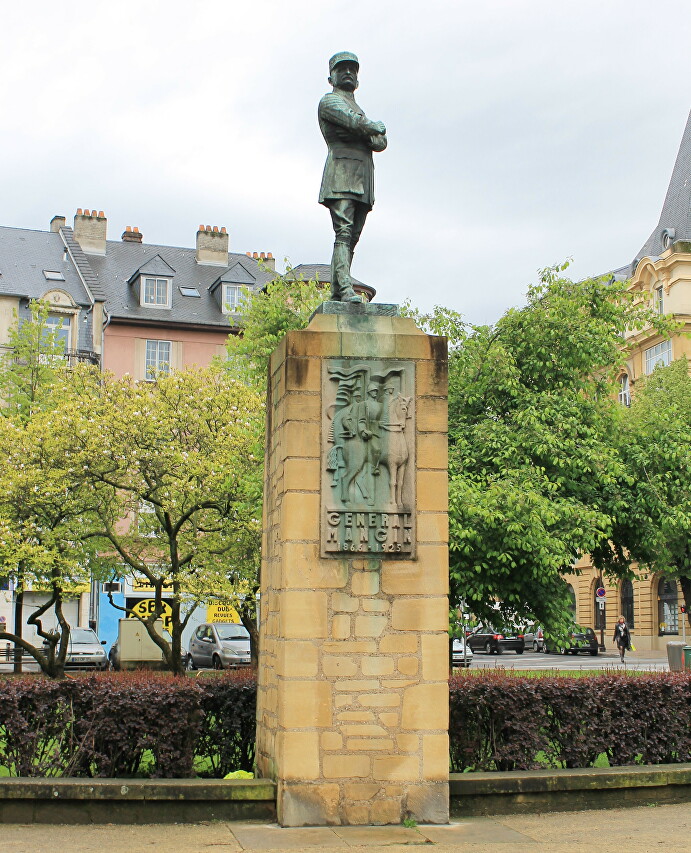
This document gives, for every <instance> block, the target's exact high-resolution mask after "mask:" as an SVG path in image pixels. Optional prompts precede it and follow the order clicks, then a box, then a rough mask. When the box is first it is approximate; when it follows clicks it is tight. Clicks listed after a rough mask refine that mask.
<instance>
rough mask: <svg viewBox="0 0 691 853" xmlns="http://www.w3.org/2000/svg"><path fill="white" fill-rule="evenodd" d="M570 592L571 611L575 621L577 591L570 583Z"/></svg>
mask: <svg viewBox="0 0 691 853" xmlns="http://www.w3.org/2000/svg"><path fill="white" fill-rule="evenodd" d="M568 586H569V589H568V593H569V612H570V613H571V616H572V617H573V621H574V622H575V621H576V592H575V590H574V588H573V586H572V585H571V584H569V585H568Z"/></svg>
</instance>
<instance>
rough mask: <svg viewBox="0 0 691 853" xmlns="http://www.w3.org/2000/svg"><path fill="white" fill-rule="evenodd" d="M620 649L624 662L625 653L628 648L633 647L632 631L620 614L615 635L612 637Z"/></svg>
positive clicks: (615, 627)
mask: <svg viewBox="0 0 691 853" xmlns="http://www.w3.org/2000/svg"><path fill="white" fill-rule="evenodd" d="M612 639H613V640H614V642H615V643H616V644H617V648H618V649H619V656H620V657H621V662H622V663H624V655H625V654H626V650H627V649H630V648H631V633H630V632H629V626H628V625H627V624H626V619H625V618H624V617H623V616H620V617H619V619H618V621H617V624H616V625H615V626H614V637H613V638H612Z"/></svg>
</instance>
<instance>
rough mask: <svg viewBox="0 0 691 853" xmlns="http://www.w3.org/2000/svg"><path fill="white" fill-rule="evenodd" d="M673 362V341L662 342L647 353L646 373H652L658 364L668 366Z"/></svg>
mask: <svg viewBox="0 0 691 853" xmlns="http://www.w3.org/2000/svg"><path fill="white" fill-rule="evenodd" d="M671 361H672V341H662V342H661V343H659V344H655V346H654V347H650V349H647V350H646V351H645V372H646V373H652V372H653V370H655V368H656V367H657V365H658V364H662V365H666V364H669V363H670V362H671Z"/></svg>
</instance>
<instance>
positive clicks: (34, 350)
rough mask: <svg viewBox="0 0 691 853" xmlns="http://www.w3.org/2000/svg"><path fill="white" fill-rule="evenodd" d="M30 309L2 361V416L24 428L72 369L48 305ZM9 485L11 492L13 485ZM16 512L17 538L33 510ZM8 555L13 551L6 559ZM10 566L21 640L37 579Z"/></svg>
mask: <svg viewBox="0 0 691 853" xmlns="http://www.w3.org/2000/svg"><path fill="white" fill-rule="evenodd" d="M29 309H30V316H29V317H28V318H26V319H24V320H22V321H20V320H19V318H17V317H16V315H15V322H14V324H13V325H12V326H11V327H10V329H9V333H8V349H7V350H6V351H5V352H4V353H3V355H2V357H1V358H0V400H2V406H1V407H0V412H1V413H2V415H3V416H4V417H5V418H8V419H10V420H12V421H13V422H16V423H18V424H23V425H26V424H27V423H28V422H29V421H30V419H31V416H32V415H33V414H34V413H36V412H38V411H40V410H41V409H42V408H44V407H49V406H50V405H51V394H50V392H51V388H52V386H53V382H54V380H55V378H56V376H58V375H59V374H60V372H61V371H63V370H64V369H65V368H66V366H67V365H66V362H65V358H64V355H65V350H64V346H63V344H62V342H61V341H60V340H59V338H58V336H57V333H56V331H55V330H54V329H53V328H52V327H51V326H49V324H48V315H49V312H50V305H49V303H48V302H45V301H41V300H35V301H33V302H31V303H30V305H29ZM22 438H25V437H22ZM8 446H9V445H8ZM7 486H8V488H10V490H11V488H12V486H11V485H10V484H9V483H8V484H7ZM20 496H21V495H20ZM15 509H16V511H15V512H10V514H9V518H10V519H12V524H14V525H16V526H14V527H13V533H14V535H15V536H16V535H17V534H18V532H19V531H20V530H22V529H24V524H25V523H28V517H30V515H31V513H30V511H29V513H28V517H26V518H25V517H23V516H22V512H23V509H24V508H23V507H22V504H21V502H20V504H18V505H17V507H16V508H15ZM0 523H2V522H0ZM7 541H8V542H9V541H10V540H9V539H8V540H7ZM8 554H9V552H7V554H6V556H7V555H8ZM6 566H7V568H8V570H9V571H10V572H11V573H12V575H13V577H14V582H15V583H14V585H15V593H14V598H15V604H14V622H15V626H14V627H15V632H14V634H13V635H12V636H13V637H16V638H17V640H19V641H21V640H22V638H23V633H24V626H23V619H24V591H25V586H26V584H27V582H28V581H32V582H33V581H38V578H37V576H36V574H35V573H34V572H33V571H32V570H31V569H29V571H28V577H25V574H26V572H25V568H26V566H27V562H26V560H25V559H18V561H17V562H16V564H15V565H11V563H6ZM59 607H60V605H59V604H58V608H59ZM47 609H49V608H47ZM41 615H43V614H41ZM58 624H62V623H60V622H59V623H58ZM22 648H23V646H22V643H21V642H17V643H15V658H14V670H15V672H21V671H22V656H21V652H22ZM61 648H62V646H61ZM53 650H54V648H53ZM27 651H28V649H27ZM63 663H64V660H63Z"/></svg>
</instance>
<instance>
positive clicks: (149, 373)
mask: <svg viewBox="0 0 691 853" xmlns="http://www.w3.org/2000/svg"><path fill="white" fill-rule="evenodd" d="M170 348H171V342H170V341H147V342H146V365H145V366H146V370H145V371H144V378H145V379H147V380H149V381H150V382H152V381H153V380H154V379H156V376H157V375H158V374H159V373H166V374H168V373H170Z"/></svg>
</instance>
